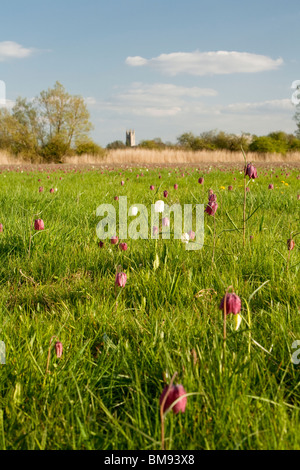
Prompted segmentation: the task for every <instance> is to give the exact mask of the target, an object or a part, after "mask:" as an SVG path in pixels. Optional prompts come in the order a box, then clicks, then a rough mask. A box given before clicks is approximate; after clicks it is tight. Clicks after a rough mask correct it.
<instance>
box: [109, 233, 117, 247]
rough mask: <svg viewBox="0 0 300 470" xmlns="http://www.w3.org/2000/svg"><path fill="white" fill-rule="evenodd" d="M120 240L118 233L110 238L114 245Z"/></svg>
mask: <svg viewBox="0 0 300 470" xmlns="http://www.w3.org/2000/svg"><path fill="white" fill-rule="evenodd" d="M118 241H119V238H118V237H117V236H116V235H115V236H114V237H112V238H111V239H110V243H111V244H112V245H116V244H117V243H118Z"/></svg>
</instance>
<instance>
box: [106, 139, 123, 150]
mask: <svg viewBox="0 0 300 470" xmlns="http://www.w3.org/2000/svg"><path fill="white" fill-rule="evenodd" d="M106 148H107V149H109V150H115V149H125V148H126V145H125V144H124V142H122V140H114V141H113V142H110V143H109V144H107V146H106Z"/></svg>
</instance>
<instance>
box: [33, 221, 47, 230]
mask: <svg viewBox="0 0 300 470" xmlns="http://www.w3.org/2000/svg"><path fill="white" fill-rule="evenodd" d="M44 228H45V226H44V221H43V220H42V219H36V220H35V221H34V229H35V230H44Z"/></svg>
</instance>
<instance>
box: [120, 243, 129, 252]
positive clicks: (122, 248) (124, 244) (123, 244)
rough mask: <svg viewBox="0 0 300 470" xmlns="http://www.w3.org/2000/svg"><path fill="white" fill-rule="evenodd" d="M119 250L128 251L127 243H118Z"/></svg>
mask: <svg viewBox="0 0 300 470" xmlns="http://www.w3.org/2000/svg"><path fill="white" fill-rule="evenodd" d="M119 248H120V250H122V251H126V250H127V249H128V245H127V243H120V245H119Z"/></svg>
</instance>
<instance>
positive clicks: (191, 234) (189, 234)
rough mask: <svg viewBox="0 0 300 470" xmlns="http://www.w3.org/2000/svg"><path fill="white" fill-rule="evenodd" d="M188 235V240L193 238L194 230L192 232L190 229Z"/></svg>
mask: <svg viewBox="0 0 300 470" xmlns="http://www.w3.org/2000/svg"><path fill="white" fill-rule="evenodd" d="M188 236H189V238H190V240H194V239H195V236H196V234H195V232H193V230H190V231H189V232H188Z"/></svg>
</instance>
